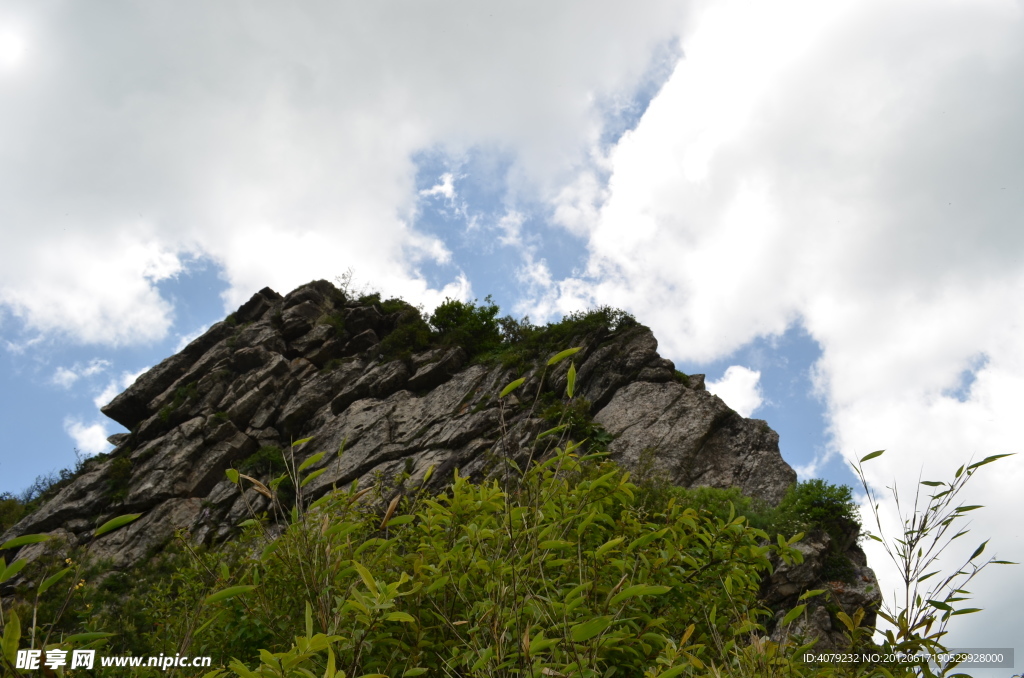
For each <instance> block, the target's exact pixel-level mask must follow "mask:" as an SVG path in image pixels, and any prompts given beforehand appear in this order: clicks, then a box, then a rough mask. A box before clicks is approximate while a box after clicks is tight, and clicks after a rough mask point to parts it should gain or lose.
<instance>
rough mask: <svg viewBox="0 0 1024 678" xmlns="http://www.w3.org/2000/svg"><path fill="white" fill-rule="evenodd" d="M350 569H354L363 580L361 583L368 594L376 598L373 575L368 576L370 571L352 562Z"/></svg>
mask: <svg viewBox="0 0 1024 678" xmlns="http://www.w3.org/2000/svg"><path fill="white" fill-rule="evenodd" d="M352 567H354V568H356V572H358V573H359V577H360V578H361V579H362V580H363V583H364V584H366V588H368V589H370V593H372V594H373V595H375V596H376V595H377V582H375V581H374V580H373V575H371V574H370V571H369V570H367V569H366V568H365V567H363V566H362V565H360V564H359V563H357V562H356V561H354V560H353V561H352Z"/></svg>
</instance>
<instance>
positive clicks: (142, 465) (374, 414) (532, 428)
mask: <svg viewBox="0 0 1024 678" xmlns="http://www.w3.org/2000/svg"><path fill="white" fill-rule="evenodd" d="M411 319H412V320H411ZM414 321H418V322H420V323H422V320H420V316H419V314H418V313H416V312H415V309H412V307H410V306H408V305H407V304H404V303H401V302H397V301H393V300H392V301H388V302H383V303H382V302H381V301H380V300H379V298H377V297H370V298H363V299H362V300H355V299H350V298H346V296H345V295H344V294H343V293H342V292H341V291H340V290H338V289H337V288H335V287H334V286H333V285H331V284H330V283H328V282H325V281H317V282H313V283H309V284H307V285H304V286H302V287H299V288H298V289H296V290H294V291H293V292H291V293H290V294H288V295H287V296H284V297H282V296H281V295H279V294H277V293H276V292H274V291H273V290H270V289H264V290H262V291H260V292H259V293H257V294H256V295H254V296H253V297H252V299H250V300H249V301H248V302H246V303H245V304H244V305H242V306H241V307H240V308H239V309H238V310H237V311H236V312H235V313H233V314H232V315H231V316H229V317H228V318H227V319H226V320H225V321H223V322H220V323H217V324H215V325H214V326H212V327H211V328H210V329H209V330H208V331H207V332H206V333H205V334H203V335H202V336H201V337H199V338H198V339H196V340H195V341H193V342H192V343H191V344H189V345H188V346H187V347H186V348H185V349H183V350H182V351H181V352H180V353H178V354H176V355H174V356H171V357H170V358H168V359H166V360H164V361H163V362H162V363H160V364H159V365H157V366H156V367H154V368H152V369H151V370H149V371H148V372H146V373H145V374H143V375H141V376H140V377H139V378H138V379H137V380H136V382H135V383H134V384H133V385H132V386H131V387H129V388H128V389H127V390H126V391H124V392H123V393H122V394H120V395H119V396H117V397H116V398H115V399H114V400H113V401H112V402H111V403H110V404H109V405H107V406H106V407H104V408H103V412H104V413H105V414H106V415H107V416H109V417H111V418H112V419H114V420H115V421H117V422H119V423H120V424H122V425H123V426H125V427H126V428H127V429H129V430H130V433H124V434H117V435H115V436H112V437H111V442H112V443H113V444H114V445H115V446H116V447H115V449H114V450H113V451H112V452H111V453H110V454H109V455H107V456H105V457H104V458H102V459H96V460H93V461H91V462H90V463H88V464H87V466H86V468H85V469H84V472H83V473H81V474H80V475H79V476H78V477H77V478H76V479H75V480H74V481H73V482H72V483H71V484H69V485H68V486H67V487H65V488H64V489H63V490H62V491H61V492H60V493H59V494H58V495H57V496H56V497H54V498H53V499H51V500H50V501H48V502H46V503H45V504H44V505H43V506H42V507H41V508H40V509H39V510H38V511H36V512H35V513H33V514H32V515H29V516H28V517H26V518H24V519H23V520H22V521H21V522H19V523H18V524H17V525H15V526H14V527H13V528H12V529H11V530H9V531H8V533H7V534H6V535H4V536H3V539H0V541H3V540H6V539H10V538H12V537H14V536H18V535H21V534H27V533H37V532H50V533H52V534H54V535H56V536H59V537H61V538H62V539H64V540H66V541H67V542H68V543H69V544H70V545H76V544H82V545H87V546H88V548H89V550H90V551H92V552H93V553H94V554H96V555H97V556H101V557H104V558H109V559H110V560H111V561H112V563H113V565H114V566H115V567H126V566H130V565H132V564H134V563H137V562H139V561H141V560H142V559H144V558H146V557H147V556H148V555H149V554H151V553H153V552H154V551H156V550H159V549H160V548H161V547H162V546H163V544H165V543H166V542H167V541H168V540H169V539H170V538H171V536H172V535H173V533H174V530H176V529H185V530H188V531H189V533H190V534H191V535H192V538H193V539H194V540H195V541H197V542H206V543H210V542H215V541H218V540H223V539H225V538H227V537H229V536H231V535H232V534H233V533H234V531H235V530H236V529H237V528H236V527H235V526H236V525H237V524H238V523H239V522H240V521H241V520H243V519H244V518H245V517H247V513H248V512H247V509H246V502H248V503H249V505H251V506H253V507H254V508H255V509H256V510H257V511H260V510H264V509H265V508H267V505H268V500H267V499H266V497H264V496H263V495H261V494H259V493H258V492H256V491H255V490H249V491H248V492H247V493H246V495H245V496H244V497H243V496H240V495H239V493H238V489H237V487H236V486H235V485H233V484H231V483H230V482H228V481H227V480H226V479H225V470H226V469H228V468H231V467H235V468H242V469H243V470H246V471H247V472H248V473H250V474H252V475H254V476H257V477H262V478H263V479H264V480H265V481H267V480H269V477H270V475H271V473H272V472H273V465H274V463H275V460H279V459H280V450H287V449H289V447H290V443H291V441H293V440H296V439H300V438H310V437H311V438H312V442H311V443H309V444H308V445H305V446H303V447H301V448H299V449H301V450H304V451H305V452H301V453H298V455H299V456H298V458H297V460H296V461H297V462H301V461H302V460H303V459H304V458H305V457H306V456H308V455H310V454H312V453H313V452H317V451H322V450H327V451H331V452H334V451H337V450H339V449H340V448H341V447H342V446H343V445H344V454H342V455H340V456H339V455H335V454H329V455H325V457H324V458H323V460H322V461H321V462H319V465H320V466H322V471H323V472H322V473H321V474H320V475H319V476H317V478H316V479H315V480H314V481H313V482H312V483H310V484H309V485H308V486H306V487H305V488H304V491H305V493H306V496H307V497H310V496H312V497H315V496H317V495H320V494H323V493H325V492H326V491H327V490H329V489H330V488H331V487H335V486H336V487H339V488H340V487H343V486H346V485H348V484H349V483H351V482H352V481H354V480H356V479H358V480H359V483H360V485H361V486H366V485H370V484H373V483H376V482H381V481H383V482H385V483H388V482H392V483H393V482H394V481H395V479H397V478H398V477H399V476H401V475H403V474H408V475H409V476H411V479H410V482H415V481H417V480H419V479H421V478H422V477H423V475H424V474H425V473H426V472H427V470H428V469H429V468H430V467H432V466H433V467H435V471H434V472H433V474H432V476H431V483H432V486H433V487H434V488H435V489H441V488H442V487H443V486H444V484H445V483H447V482H449V481H450V479H451V477H452V473H453V471H454V469H456V468H458V469H459V471H460V474H462V475H468V476H471V477H475V478H481V477H485V476H487V475H488V474H491V473H493V472H494V471H495V470H496V469H497V468H499V464H498V461H499V459H500V457H501V456H505V455H508V456H509V457H511V458H513V459H516V460H517V461H518V462H519V463H520V465H523V464H526V463H527V461H528V460H529V459H530V458H531V456H533V457H534V458H535V455H536V454H537V453H538V451H537V450H536V449H535V448H534V444H535V443H534V441H535V438H536V436H537V434H538V433H540V432H542V431H544V430H546V429H549V428H551V426H552V425H553V424H552V423H551V421H550V419H551V416H552V415H551V412H552V408H554V411H555V412H556V413H557V411H558V401H557V398H555V397H554V394H558V393H562V392H564V389H565V385H566V379H567V371H568V369H569V366H570V361H569V360H566V361H563V362H561V363H559V364H558V365H556V366H555V367H553V368H545V364H546V359H547V358H548V357H550V356H551V355H553V354H554V353H556V352H557V351H558V350H561V349H564V348H568V347H570V346H579V347H580V351H579V352H578V353H577V354H575V355H574V356H573V357H572V362H573V363H574V365H575V369H576V370H577V377H576V391H577V393H578V398H579V399H582V400H579V402H581V403H582V405H581V406H580V407H578V408H577V409H576V410H574V411H573V412H571V413H570V414H571V417H570V418H569V420H570V421H572V422H573V425H574V426H577V427H579V428H580V430H581V433H583V434H592V435H594V437H595V439H599V440H600V441H601V443H602V444H604V445H606V447H607V450H608V451H609V452H610V453H611V457H612V459H615V460H617V461H619V462H620V463H621V464H623V465H624V466H626V467H627V468H636V467H637V466H638V465H639V464H641V463H644V464H646V465H647V469H646V471H647V472H648V473H654V474H657V475H658V476H660V477H662V478H665V479H667V480H669V481H671V482H672V483H674V484H677V485H680V486H688V487H689V486H696V485H709V486H715V487H739V488H740V489H742V491H743V492H744V493H746V494H748V495H751V496H754V497H758V498H761V499H763V500H765V501H767V502H772V503H777V502H778V501H779V500H780V499H781V497H782V495H783V493H784V492H785V491H786V489H787V487H788V486H789V485H790V484H791V483H793V482H794V481H795V480H796V474H795V473H794V472H793V470H792V469H791V468H790V467H789V465H788V464H786V462H785V461H783V459H782V457H781V455H780V454H779V447H778V435H777V434H776V433H775V432H774V431H772V430H771V429H770V428H769V427H768V425H767V423H766V422H764V421H761V420H756V419H745V418H743V417H741V416H739V415H738V414H737V413H736V412H734V411H733V410H731V409H730V408H729V407H728V406H727V405H726V404H725V403H723V402H722V401H721V400H720V399H719V398H717V397H715V396H714V395H712V394H710V393H708V392H707V391H706V390H705V389H704V382H703V376H702V375H690V376H686V375H682V374H680V373H678V372H676V371H675V369H674V366H673V364H672V363H671V361H669V360H666V359H664V358H662V357H660V356H659V355H658V352H657V341H656V339H655V338H654V336H653V334H652V333H651V331H650V330H649V329H647V328H646V327H644V326H642V325H639V324H636V323H621V324H620V325H619V326H616V327H608V326H594V325H593V323H590V324H586V323H581V324H580V326H579V327H578V328H575V329H574V328H573V327H572V326H568V329H567V330H566V332H565V335H564V337H562V338H563V339H564V343H563V344H561V345H553V346H548V347H540V348H537V347H534V353H533V354H530V353H529V352H526V353H523V352H519V353H517V354H515V359H514V360H513V359H509V358H508V356H506V357H505V358H502V357H501V356H498V357H495V356H493V355H492V356H490V358H489V359H483V360H481V359H479V356H477V359H476V360H470V357H469V356H468V354H467V351H466V350H465V349H464V348H463V347H462V346H459V345H438V346H426V347H423V346H422V345H420V344H422V342H419V343H417V341H414V340H412V339H409V340H408V341H406V340H405V339H403V338H406V337H412V338H415V336H416V335H415V331H414V330H415V322H414ZM403 342H404V343H403ZM520 376H522V377H525V382H524V383H523V385H522V387H520V388H519V390H518V391H516V393H515V394H514V395H513V396H510V397H509V398H506V399H505V400H504V401H502V402H503V404H501V403H499V400H498V398H497V395H498V393H499V391H500V390H501V389H502V388H503V387H504V386H505V385H506V384H508V383H509V382H511V381H512V380H514V379H516V378H518V377H520ZM516 396H518V397H516ZM502 407H504V409H503V410H502ZM502 422H503V423H502ZM126 513H142V514H143V515H142V517H141V518H140V519H138V520H137V521H135V522H134V523H132V524H131V525H130V526H128V527H127V528H124V529H122V530H119V531H116V532H113V533H111V534H108V535H104V536H102V537H100V538H98V539H93V538H92V537H91V535H92V531H93V530H94V528H95V527H96V526H97V525H99V524H101V523H102V522H103V521H105V520H108V519H109V518H111V517H113V516H117V515H121V514H126ZM40 546H41V545H40ZM32 548H37V547H25V548H23V549H22V554H21V555H22V556H25V555H27V554H29V555H30V549H32ZM800 576H801V577H802V579H807V578H808V577H809V578H810V579H811V580H813V579H814V576H813V573H812V574H810V575H808V574H806V573H804V574H802V575H800ZM802 579H801V584H802V585H806V584H807V582H803V581H802Z"/></svg>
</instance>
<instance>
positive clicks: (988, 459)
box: [967, 453, 1013, 471]
mask: <svg viewBox="0 0 1024 678" xmlns="http://www.w3.org/2000/svg"><path fill="white" fill-rule="evenodd" d="M1012 456H1013V453H1010V454H993V455H992V456H991V457H985V458H984V459H982V460H981V461H978V462H975V463H973V464H971V465H970V466H968V467H967V470H968V471H973V470H974V469H976V468H978V467H979V466H984V465H985V464H991V463H992V462H994V461H995V460H996V459H1002V458H1003V457H1012Z"/></svg>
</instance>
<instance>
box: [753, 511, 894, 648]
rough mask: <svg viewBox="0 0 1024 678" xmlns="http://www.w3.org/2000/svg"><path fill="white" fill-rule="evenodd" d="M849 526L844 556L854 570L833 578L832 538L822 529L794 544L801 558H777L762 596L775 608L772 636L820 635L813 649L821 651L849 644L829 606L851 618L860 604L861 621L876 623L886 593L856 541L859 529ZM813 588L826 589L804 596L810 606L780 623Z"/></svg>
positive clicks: (778, 638)
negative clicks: (796, 560) (793, 560)
mask: <svg viewBox="0 0 1024 678" xmlns="http://www.w3.org/2000/svg"><path fill="white" fill-rule="evenodd" d="M851 531H852V532H851V533H850V534H846V535H844V536H845V537H846V539H845V540H844V541H845V543H846V544H848V546H847V548H846V550H845V551H843V552H842V556H843V558H844V560H845V561H847V563H848V565H849V567H851V568H852V572H851V573H848V574H849V575H850V576H848V577H844V578H843V579H831V578H830V577H829V576H828V572H829V568H828V559H829V556H830V553H831V550H832V549H831V547H832V539H831V537H829V535H828V534H826V533H825V532H824V531H821V530H815V531H814V532H812V533H811V534H808V535H807V536H805V537H804V538H803V539H802V540H800V541H799V542H797V543H796V544H794V547H795V548H796V549H797V550H798V551H800V553H801V554H802V555H803V562H802V563H793V564H785V563H779V562H778V561H777V560H775V561H774V565H775V568H774V571H773V572H772V574H771V575H770V576H769V577H767V578H766V579H765V581H764V582H763V584H762V599H763V600H764V602H765V604H766V605H768V606H769V607H770V608H771V609H773V610H774V611H775V619H774V620H773V622H772V624H773V625H774V629H773V630H772V634H771V639H772V640H773V641H775V642H777V643H781V642H783V641H784V640H786V639H787V638H793V639H801V640H806V641H810V640H812V639H817V640H818V642H817V644H816V645H815V650H816V651H818V652H827V651H829V650H842V649H844V648H846V647H847V641H846V638H845V636H844V631H845V630H846V628H845V627H844V626H843V625H842V624H841V623H840V622H839V621H838V620H837V619H836V618H835V616H834V614H830V612H829V608H832V609H833V610H834V611H843V612H845V613H846V614H848V615H849V616H850V617H851V618H852V617H853V616H854V614H855V613H856V612H857V610H858V609H862V610H864V612H865V615H864V620H863V621H862V626H863V627H865V628H874V626H875V621H876V617H877V614H876V611H877V610H878V607H879V605H880V604H881V601H882V594H881V591H880V589H879V588H878V579H877V578H876V577H875V573H874V571H873V570H872V569H871V568H870V567H868V566H867V558H866V557H865V555H864V551H863V550H861V548H860V547H859V546H858V545H857V543H856V540H857V533H858V532H859V528H858V527H856V526H851ZM809 590H824V593H823V594H822V595H820V596H815V597H812V598H809V599H806V600H805V601H803V602H804V603H806V605H807V609H806V610H805V612H804V614H802V615H801V616H800V617H798V618H797V619H795V620H794V621H793V622H792V623H791V624H788V625H786V626H783V625H782V624H780V623H779V622H780V621H781V620H782V618H783V617H784V616H785V614H786V613H787V612H788V611H789V610H791V609H793V608H794V607H796V606H797V605H798V604H800V602H801V601H800V596H801V594H803V593H804V592H805V591H809Z"/></svg>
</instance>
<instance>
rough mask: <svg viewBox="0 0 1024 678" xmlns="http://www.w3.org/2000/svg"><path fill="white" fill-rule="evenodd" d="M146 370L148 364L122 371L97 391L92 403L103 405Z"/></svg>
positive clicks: (97, 405) (147, 369)
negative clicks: (136, 369) (132, 370)
mask: <svg viewBox="0 0 1024 678" xmlns="http://www.w3.org/2000/svg"><path fill="white" fill-rule="evenodd" d="M179 350H181V349H179ZM147 371H149V366H147V367H143V368H142V369H141V370H139V371H138V372H122V373H121V376H120V377H118V378H117V379H111V380H110V382H108V383H107V385H106V387H105V388H104V389H103V390H102V391H101V392H100V393H99V395H97V396H96V397H95V398H93V401H92V402H93V404H95V405H96V407H103V406H105V405H106V404H107V403H109V402H110V401H111V400H113V399H114V398H115V397H116V396H117V395H118V394H119V393H121V391H123V390H125V389H126V388H128V387H129V386H131V385H132V384H134V383H135V380H136V379H138V378H139V377H140V376H141V375H142V374H143V373H144V372H147Z"/></svg>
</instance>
